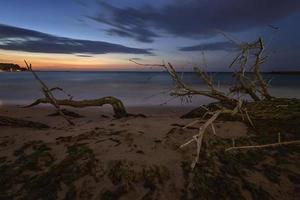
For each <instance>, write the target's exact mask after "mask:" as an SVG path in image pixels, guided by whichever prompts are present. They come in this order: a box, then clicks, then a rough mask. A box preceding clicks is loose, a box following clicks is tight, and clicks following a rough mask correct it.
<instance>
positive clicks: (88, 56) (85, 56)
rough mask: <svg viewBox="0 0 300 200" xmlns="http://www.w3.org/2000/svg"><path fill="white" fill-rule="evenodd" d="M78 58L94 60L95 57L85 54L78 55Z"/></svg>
mask: <svg viewBox="0 0 300 200" xmlns="http://www.w3.org/2000/svg"><path fill="white" fill-rule="evenodd" d="M76 56H77V57H82V58H92V57H94V56H93V55H85V54H78V55H76Z"/></svg>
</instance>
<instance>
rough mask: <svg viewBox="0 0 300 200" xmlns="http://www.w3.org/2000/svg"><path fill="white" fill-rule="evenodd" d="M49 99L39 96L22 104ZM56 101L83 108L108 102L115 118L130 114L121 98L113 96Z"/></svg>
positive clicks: (40, 102) (61, 104)
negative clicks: (39, 97) (33, 100)
mask: <svg viewBox="0 0 300 200" xmlns="http://www.w3.org/2000/svg"><path fill="white" fill-rule="evenodd" d="M49 103H51V101H50V100H49V99H47V98H41V99H37V100H36V101H35V102H33V103H32V104H30V105H27V106H24V108H29V107H33V106H36V105H39V104H49ZM56 103H57V105H59V106H70V107H74V108H84V107H92V106H103V105H106V104H109V105H111V106H112V108H113V111H114V116H115V117H116V118H122V117H128V116H130V115H131V114H128V113H127V111H126V109H125V106H124V104H123V103H122V101H121V100H119V99H117V98H115V97H103V98H100V99H91V100H82V101H80V100H78V101H75V100H72V99H61V100H59V99H56Z"/></svg>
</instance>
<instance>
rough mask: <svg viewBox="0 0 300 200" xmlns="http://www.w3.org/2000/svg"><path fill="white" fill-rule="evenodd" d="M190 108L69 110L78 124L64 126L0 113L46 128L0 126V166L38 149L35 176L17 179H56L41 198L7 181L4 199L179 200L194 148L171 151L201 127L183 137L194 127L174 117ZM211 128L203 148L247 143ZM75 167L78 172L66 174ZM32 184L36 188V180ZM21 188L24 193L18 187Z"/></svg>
mask: <svg viewBox="0 0 300 200" xmlns="http://www.w3.org/2000/svg"><path fill="white" fill-rule="evenodd" d="M190 109H191V108H188V107H164V106H157V107H129V108H128V111H129V112H130V113H136V114H137V113H142V114H145V115H146V117H129V118H123V119H115V118H114V117H113V114H112V111H111V109H110V107H109V106H108V107H103V108H96V107H95V108H86V109H73V108H72V109H70V110H72V111H74V112H77V113H79V114H81V115H83V116H84V117H82V118H76V119H75V118H74V119H72V120H73V122H74V123H75V125H74V126H70V125H68V123H67V122H66V121H65V120H64V119H63V118H61V117H60V116H55V117H50V116H48V115H49V114H51V113H53V112H54V110H53V108H51V107H43V106H40V107H34V108H26V109H25V108H19V107H17V106H13V105H11V106H2V107H0V115H4V116H10V117H18V118H21V119H27V120H32V121H38V122H42V123H45V124H47V125H49V126H50V127H51V128H49V129H32V128H16V127H0V128H1V129H0V158H2V160H4V162H3V163H5V165H7V166H10V167H16V168H18V167H19V166H18V165H20V166H23V164H24V162H23V161H22V162H20V161H19V160H20V158H23V160H24V158H25V160H26V159H27V160H28V159H32V155H33V152H35V151H39V149H40V148H41V147H42V146H43V145H44V146H46V147H47V148H49V149H47V150H45V151H41V155H37V156H38V157H37V160H35V162H34V169H31V168H30V167H29V168H26V167H28V166H27V165H25V164H24V166H23V168H22V170H23V171H22V172H19V173H20V174H18V175H19V176H21V177H22V176H25V177H26V180H27V179H28V178H30V177H31V179H30V180H32V177H35V176H40V177H41V178H42V179H45V180H46V178H47V177H48V178H49V173H50V174H55V176H57V177H55V178H54V177H52V179H51V176H53V175H51V176H50V179H49V180H48V181H47V180H46V183H45V185H42V186H40V187H42V188H44V190H42V192H41V191H40V190H41V189H40V188H39V187H38V186H36V185H35V184H34V183H33V182H26V181H23V182H22V181H19V180H14V181H11V182H9V183H10V184H9V187H10V188H9V189H4V190H3V191H5V192H6V195H7V194H17V195H19V197H21V198H22V197H23V198H25V196H27V198H29V197H30V198H31V199H35V198H44V196H43V195H45V194H43V193H45V192H46V193H47V192H50V193H51V195H50V196H48V197H49V199H56V198H58V199H64V198H66V197H68V198H70V199H180V198H183V196H184V194H183V193H184V192H183V191H184V190H185V189H186V188H187V187H188V186H187V185H186V177H185V174H184V170H183V164H187V165H189V164H190V163H191V162H192V160H193V158H194V156H195V151H196V149H195V145H194V144H193V145H190V146H188V147H187V148H185V149H179V148H178V147H179V146H180V145H181V144H182V143H184V142H186V141H188V140H189V139H190V138H191V137H192V136H193V135H195V134H196V133H197V131H198V127H199V126H200V124H198V125H194V126H193V127H191V128H189V129H185V130H182V128H181V127H183V126H184V125H186V124H188V123H190V122H192V121H193V120H194V119H181V118H180V116H181V115H182V114H184V113H186V112H187V111H189V110H190ZM215 127H216V133H217V135H216V136H214V135H213V134H212V132H211V131H209V132H208V133H207V140H206V142H207V141H209V138H213V139H214V138H215V139H218V140H221V141H222V140H224V141H225V140H226V141H227V140H228V139H232V138H236V139H239V138H247V137H249V135H248V133H247V132H248V128H247V126H246V125H245V124H244V123H242V122H222V121H217V122H216V123H215ZM207 145H209V144H208V143H207ZM72 148H73V149H72ZM74 149H75V150H74ZM17 150H18V151H17ZM71 150H73V154H72V151H71ZM79 150H80V151H79ZM90 150H91V151H90ZM81 151H82V152H81ZM16 152H21V153H20V154H17V153H16ZM74 152H75V153H74ZM78 152H79V153H78ZM87 152H88V153H87ZM20 155H21V156H20ZM34 155H36V154H34ZM22 156H23V157H22ZM80 156H83V157H80ZM1 162H2V161H1ZM3 163H2V164H3ZM20 163H21V164H20ZM22 163H23V164H22ZM47 163H48V164H47ZM49 163H50V164H49ZM68 163H70V164H68ZM77 165H78V166H79V167H78V166H77ZM53 166H55V167H53ZM51 167H52V168H51ZM77 167H78V170H79V171H78V170H77V171H75V172H73V171H72V170H75V169H77ZM58 169H60V171H59V170H58ZM55 170H56V171H55ZM64 170H67V171H72V173H77V174H73V175H72V178H70V177H69V176H68V177H64V174H66V173H67V172H66V171H64ZM217 171H218V170H217ZM149 174H150V175H149ZM77 175H78V176H77ZM73 176H74V177H73ZM53 178H54V179H55V181H53ZM33 180H35V179H33ZM255 180H257V179H255ZM35 181H37V183H38V184H39V185H40V184H41V183H40V182H39V181H40V180H35ZM149 182H150V183H149ZM286 182H287V184H290V183H289V182H288V181H286ZM23 184H24V185H29V186H30V187H25V188H24V187H23V188H22V187H20V185H23ZM57 185H58V186H57ZM238 187H240V186H238ZM28 188H29V189H28ZM49 188H50V189H51V191H49V190H50V189H49ZM53 188H55V189H53ZM18 191H19V193H17V192H18ZM20 191H21V192H20ZM288 191H289V192H290V190H288ZM241 193H242V194H243V195H244V197H249V198H250V196H251V195H249V192H248V193H247V192H241ZM0 194H1V193H0ZM2 195H3V194H2ZM4 196H5V195H4ZM183 199H184V198H183Z"/></svg>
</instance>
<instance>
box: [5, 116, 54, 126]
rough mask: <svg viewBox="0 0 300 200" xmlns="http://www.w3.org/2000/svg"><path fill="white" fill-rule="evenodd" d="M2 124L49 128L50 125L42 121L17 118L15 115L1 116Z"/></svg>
mask: <svg viewBox="0 0 300 200" xmlns="http://www.w3.org/2000/svg"><path fill="white" fill-rule="evenodd" d="M0 126H12V127H29V128H38V129H43V128H49V126H48V125H46V124H43V123H40V122H33V121H29V120H24V119H17V118H13V117H6V116H0Z"/></svg>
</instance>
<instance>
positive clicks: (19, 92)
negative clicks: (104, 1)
mask: <svg viewBox="0 0 300 200" xmlns="http://www.w3.org/2000/svg"><path fill="white" fill-rule="evenodd" d="M37 74H38V76H39V77H40V78H41V79H42V80H43V81H44V82H45V83H46V84H47V85H48V87H49V88H51V87H60V88H63V89H64V90H65V92H66V93H67V94H70V95H72V96H73V99H74V100H83V99H97V98H101V97H105V96H115V97H117V98H119V99H121V100H122V101H123V102H124V104H125V105H127V106H179V105H180V106H194V105H200V104H206V103H209V102H212V101H213V100H212V99H210V98H207V97H203V96H197V97H192V98H191V99H186V98H184V99H180V98H176V97H174V96H170V90H172V89H173V88H174V84H173V81H172V79H171V78H170V75H169V74H168V73H166V72H124V71H122V72H116V71H114V72H99V71H97V72H90V71H89V72H77V71H72V72H54V71H51V72H49V71H38V72H37ZM179 75H180V76H181V77H182V79H183V80H184V82H185V83H186V84H187V85H189V86H190V87H192V88H195V89H201V90H207V87H206V85H205V84H204V83H203V82H202V81H201V79H200V78H199V77H198V76H197V75H196V74H195V73H192V72H182V73H179ZM210 75H211V76H212V77H213V80H214V83H215V86H216V87H217V88H219V89H220V90H222V91H225V92H226V91H227V90H228V88H229V87H230V85H231V84H232V83H234V79H233V76H232V73H225V72H220V73H210ZM263 76H264V78H265V79H266V80H267V81H268V83H269V88H270V93H271V94H272V95H274V96H276V97H289V98H300V74H299V73H295V74H293V73H264V74H263ZM54 95H55V96H56V97H57V98H59V99H63V98H68V96H66V94H65V93H63V92H59V91H56V92H55V93H54ZM41 97H43V93H42V91H41V85H40V84H39V82H38V81H37V80H36V79H35V78H34V77H33V75H32V74H31V73H30V72H0V105H9V104H15V105H26V104H29V103H31V102H33V101H34V100H35V99H38V98H41Z"/></svg>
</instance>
